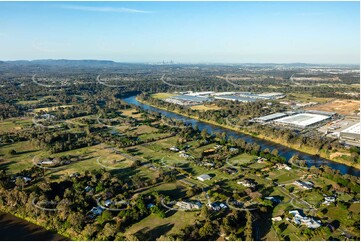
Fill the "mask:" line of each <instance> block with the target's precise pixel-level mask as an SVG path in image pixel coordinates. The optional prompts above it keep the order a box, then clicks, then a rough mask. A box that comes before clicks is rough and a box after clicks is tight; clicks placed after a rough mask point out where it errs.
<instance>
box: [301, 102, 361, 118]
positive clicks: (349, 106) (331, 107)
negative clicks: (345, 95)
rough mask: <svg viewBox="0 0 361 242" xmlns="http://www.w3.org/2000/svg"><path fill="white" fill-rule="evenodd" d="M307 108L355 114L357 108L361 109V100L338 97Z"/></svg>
mask: <svg viewBox="0 0 361 242" xmlns="http://www.w3.org/2000/svg"><path fill="white" fill-rule="evenodd" d="M306 109H313V110H320V111H326V112H336V113H339V114H344V115H353V114H355V111H356V110H360V101H356V100H342V99H337V100H334V101H332V102H329V103H325V104H320V105H317V106H313V107H309V108H306Z"/></svg>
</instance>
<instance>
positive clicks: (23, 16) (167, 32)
mask: <svg viewBox="0 0 361 242" xmlns="http://www.w3.org/2000/svg"><path fill="white" fill-rule="evenodd" d="M0 53H1V54H0V59H2V60H16V59H45V58H66V59H110V60H115V61H125V62H157V61H162V60H173V61H175V62H192V63H198V62H218V63H220V62H227V63H245V62H275V63H276V62H277V63H288V62H308V63H347V64H358V63H359V60H360V6H359V2H101V3H100V2H0Z"/></svg>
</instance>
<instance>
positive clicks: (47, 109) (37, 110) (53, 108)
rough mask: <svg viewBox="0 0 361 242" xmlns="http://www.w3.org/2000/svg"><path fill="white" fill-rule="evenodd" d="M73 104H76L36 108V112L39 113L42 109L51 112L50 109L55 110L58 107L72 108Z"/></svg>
mask: <svg viewBox="0 0 361 242" xmlns="http://www.w3.org/2000/svg"><path fill="white" fill-rule="evenodd" d="M72 106H74V105H60V106H54V107H44V108H35V109H34V112H36V113H39V112H41V111H44V112H50V111H55V110H57V109H58V108H70V107H72Z"/></svg>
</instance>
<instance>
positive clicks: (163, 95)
mask: <svg viewBox="0 0 361 242" xmlns="http://www.w3.org/2000/svg"><path fill="white" fill-rule="evenodd" d="M175 95H176V94H175V93H167V92H160V93H155V94H152V97H153V98H157V99H166V98H169V97H173V96H175Z"/></svg>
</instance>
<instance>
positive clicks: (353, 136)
mask: <svg viewBox="0 0 361 242" xmlns="http://www.w3.org/2000/svg"><path fill="white" fill-rule="evenodd" d="M340 139H341V140H343V141H348V142H352V143H355V144H358V146H360V144H359V142H360V123H357V124H354V125H352V126H351V127H348V128H346V129H344V130H342V131H341V132H340Z"/></svg>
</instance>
